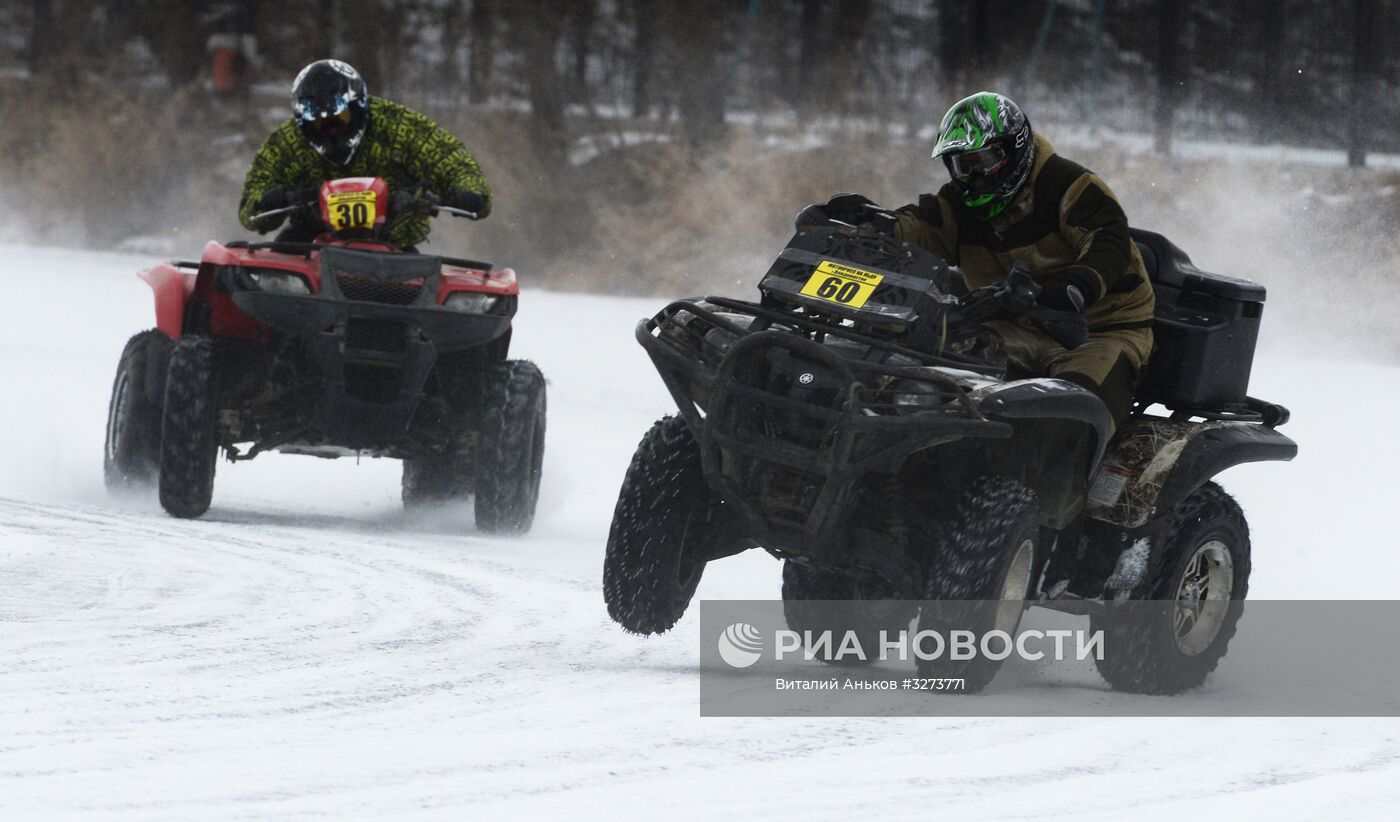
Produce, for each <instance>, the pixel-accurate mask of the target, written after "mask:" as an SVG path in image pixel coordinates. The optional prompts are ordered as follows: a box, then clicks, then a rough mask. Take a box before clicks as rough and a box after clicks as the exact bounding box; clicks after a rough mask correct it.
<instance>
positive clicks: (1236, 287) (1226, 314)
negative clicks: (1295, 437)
mask: <svg viewBox="0 0 1400 822" xmlns="http://www.w3.org/2000/svg"><path fill="white" fill-rule="evenodd" d="M1132 234H1133V239H1134V241H1136V242H1137V244H1138V250H1139V251H1140V252H1141V253H1142V257H1143V262H1144V263H1145V264H1146V266H1147V271H1148V276H1149V277H1150V278H1151V280H1152V285H1153V290H1154V291H1155V292H1156V298H1157V309H1156V315H1157V316H1156V322H1155V324H1154V325H1153V333H1154V336H1155V348H1154V351H1153V354H1152V357H1151V359H1150V360H1149V362H1148V366H1147V371H1146V373H1145V374H1144V375H1143V378H1142V381H1141V383H1139V385H1138V390H1137V398H1138V400H1139V401H1141V402H1143V403H1154V402H1155V403H1161V404H1162V405H1165V406H1166V407H1168V408H1171V409H1173V410H1192V409H1211V410H1225V411H1242V410H1244V409H1245V407H1246V395H1247V393H1248V390H1249V375H1250V371H1251V370H1252V366H1253V362H1254V348H1255V344H1256V342H1257V341H1258V338H1259V323H1260V319H1261V317H1262V315H1263V310H1264V297H1265V290H1264V286H1262V285H1260V284H1258V283H1254V282H1250V281H1248V280H1239V279H1235V278H1233V277H1225V276H1222V275H1220V274H1212V273H1210V272H1208V271H1202V270H1200V269H1199V268H1196V267H1195V266H1194V265H1192V264H1191V259H1190V258H1189V257H1187V256H1186V253H1185V252H1184V251H1182V250H1181V249H1180V248H1177V247H1176V246H1175V245H1173V244H1172V243H1171V241H1170V240H1168V239H1167V238H1165V237H1163V236H1162V235H1160V234H1155V233H1153V232H1150V231H1143V230H1141V229H1133V230H1132Z"/></svg>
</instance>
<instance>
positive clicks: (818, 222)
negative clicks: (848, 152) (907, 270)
mask: <svg viewBox="0 0 1400 822" xmlns="http://www.w3.org/2000/svg"><path fill="white" fill-rule="evenodd" d="M833 221H835V222H841V223H847V224H849V225H853V226H857V227H860V228H865V229H868V230H870V231H878V232H880V233H882V234H893V233H894V228H895V225H896V224H897V222H898V221H897V220H896V219H895V216H894V215H893V214H891V213H890V212H888V211H886V210H885V209H883V208H881V207H880V206H878V205H876V204H875V202H874V201H873V200H871V199H870V198H869V197H866V196H865V195H863V194H837V195H836V196H835V197H832V198H831V199H830V200H827V201H826V202H824V203H813V204H812V205H809V206H807V207H806V208H804V209H802V211H800V212H799V213H798V215H797V219H796V220H795V221H794V223H795V224H796V227H797V230H798V231H801V230H802V229H803V228H806V227H807V226H828V225H830V224H831V223H832V222H833Z"/></svg>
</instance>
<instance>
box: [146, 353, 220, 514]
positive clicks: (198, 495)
mask: <svg viewBox="0 0 1400 822" xmlns="http://www.w3.org/2000/svg"><path fill="white" fill-rule="evenodd" d="M217 413H218V396H217V391H216V384H215V378H214V341H213V340H211V339H209V338H208V337H185V338H184V339H182V340H180V341H179V342H178V343H176V344H175V348H174V350H172V351H171V352H170V366H169V368H168V369H167V370H166V374H165V408H164V410H163V413H162V415H161V428H160V504H161V507H163V508H164V509H165V510H166V511H167V512H168V513H169V514H170V515H171V516H175V517H180V518H182V519H190V518H193V517H197V516H199V515H200V514H203V513H204V512H205V511H208V510H209V501H210V500H211V499H212V498H213V496H214V465H215V463H216V462H217V461H218V457H219V436H218V428H217V424H218V418H217Z"/></svg>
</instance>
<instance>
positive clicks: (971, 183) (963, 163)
mask: <svg viewBox="0 0 1400 822" xmlns="http://www.w3.org/2000/svg"><path fill="white" fill-rule="evenodd" d="M948 159H949V162H948V168H949V170H950V171H952V172H953V179H954V180H955V181H957V183H958V185H960V186H962V187H963V188H965V189H968V190H976V189H979V188H982V187H984V186H987V185H990V184H992V183H993V182H994V181H995V180H996V179H997V175H998V174H1000V173H1001V172H1002V170H1003V169H1005V168H1006V164H1007V162H1008V158H1007V156H1006V150H1005V149H1004V148H1002V147H1001V145H1000V144H998V143H993V144H992V145H989V146H987V147H986V148H983V149H979V150H977V151H965V152H963V153H961V154H954V155H952V156H951V157H949V158H948Z"/></svg>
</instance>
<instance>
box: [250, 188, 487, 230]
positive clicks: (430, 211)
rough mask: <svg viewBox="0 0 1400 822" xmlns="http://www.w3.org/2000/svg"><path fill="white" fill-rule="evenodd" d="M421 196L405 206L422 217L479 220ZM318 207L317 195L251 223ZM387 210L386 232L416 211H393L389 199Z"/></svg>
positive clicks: (261, 215) (473, 214)
mask: <svg viewBox="0 0 1400 822" xmlns="http://www.w3.org/2000/svg"><path fill="white" fill-rule="evenodd" d="M423 194H425V195H426V196H420V197H417V198H415V199H414V200H412V201H411V202H410V203H407V204H405V205H412V206H423V207H424V208H423V209H422V210H421V212H418V213H421V214H423V215H424V216H428V217H436V216H438V215H439V214H450V215H451V216H453V217H463V218H465V219H468V220H480V219H481V215H480V214H478V213H477V212H475V211H467V210H466V209H463V208H453V207H452V206H446V205H442V204H441V201H440V200H439V199H438V198H437V197H436V196H434V195H432V194H431V193H428V192H423ZM319 206H320V197H319V195H318V196H317V197H316V198H315V199H310V200H307V201H305V202H301V203H294V204H293V205H289V206H283V207H282V208H274V209H270V210H268V211H263V212H260V213H258V214H254V215H253V217H252V220H253V222H262V221H263V220H268V219H272V218H273V217H285V216H287V215H290V214H295V213H298V212H304V211H315V210H317V209H318V208H319ZM389 208H390V214H389V216H388V219H386V220H385V223H384V229H385V230H386V231H387V230H388V229H389V228H390V227H392V226H394V225H395V224H397V223H398V221H399V220H402V219H403V218H404V217H405V216H407V215H409V214H412V213H415V211H416V209H409V208H404V207H403V206H402V205H401V206H400V207H399V208H397V209H395V208H394V203H393V198H390V206H389ZM395 211H397V212H398V213H394V212H395Z"/></svg>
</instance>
